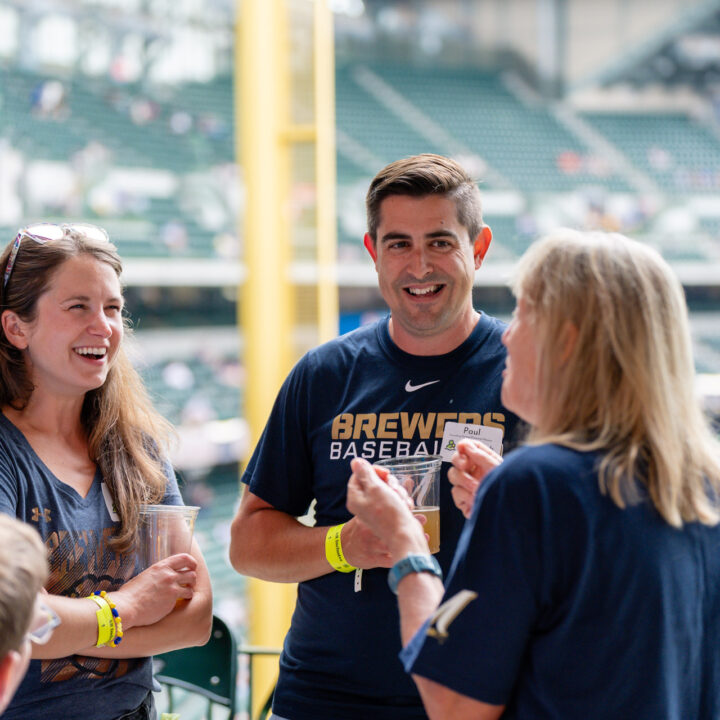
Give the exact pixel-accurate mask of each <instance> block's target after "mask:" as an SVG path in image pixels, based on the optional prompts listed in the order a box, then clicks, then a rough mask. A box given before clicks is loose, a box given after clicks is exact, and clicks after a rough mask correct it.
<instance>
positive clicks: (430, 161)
mask: <svg viewBox="0 0 720 720" xmlns="http://www.w3.org/2000/svg"><path fill="white" fill-rule="evenodd" d="M391 195H409V196H411V197H422V196H424V195H444V196H446V197H448V198H449V199H451V200H453V201H454V202H455V205H456V207H457V217H458V221H459V222H460V224H461V225H462V226H463V227H465V228H467V231H468V235H469V236H470V240H471V241H474V240H475V238H476V237H477V236H478V234H479V233H480V231H481V230H482V227H483V219H482V204H481V202H480V190H479V189H478V186H477V184H476V182H475V180H473V179H472V178H471V177H470V176H469V175H468V174H467V172H466V171H465V170H464V169H463V168H462V167H461V166H460V165H459V164H458V163H457V162H455V161H454V160H451V159H450V158H446V157H443V156H442V155H434V154H432V153H423V154H422V155H413V156H412V157H408V158H403V159H402V160H396V161H395V162H393V163H390V164H389V165H387V166H386V167H384V168H383V169H382V170H381V171H380V172H379V173H378V174H377V175H376V176H375V177H374V178H373V180H372V182H371V183H370V187H369V189H368V192H367V196H366V198H365V208H366V210H367V226H368V234H369V235H370V237H371V238H372V241H373V242H375V241H376V239H377V229H378V225H379V224H380V205H381V204H382V201H383V200H384V199H385V198H386V197H389V196H391Z"/></svg>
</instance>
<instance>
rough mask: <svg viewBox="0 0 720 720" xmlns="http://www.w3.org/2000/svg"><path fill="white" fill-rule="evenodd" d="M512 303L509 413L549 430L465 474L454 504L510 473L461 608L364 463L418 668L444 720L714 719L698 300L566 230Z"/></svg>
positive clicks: (351, 498)
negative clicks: (692, 313)
mask: <svg viewBox="0 0 720 720" xmlns="http://www.w3.org/2000/svg"><path fill="white" fill-rule="evenodd" d="M513 290H514V292H515V295H516V297H517V308H516V311H515V314H514V317H513V320H512V322H511V324H510V325H509V327H508V328H507V330H506V331H505V334H504V335H503V343H504V344H505V346H506V347H507V350H508V356H507V367H506V369H505V371H504V373H503V385H502V400H503V403H504V405H505V406H506V407H507V408H509V409H510V410H512V411H513V412H515V413H517V414H518V415H519V416H520V417H521V418H523V419H524V420H525V421H527V422H528V423H530V425H531V426H532V431H531V435H530V439H529V443H528V445H527V446H526V447H523V448H520V449H518V450H515V451H514V452H512V453H510V454H509V456H508V457H507V458H506V459H505V460H504V461H502V462H500V463H499V464H498V462H497V461H498V458H496V457H495V458H493V457H490V456H482V455H478V456H477V457H476V458H475V460H477V463H475V462H473V463H472V464H469V463H468V457H470V458H471V459H472V457H474V456H472V455H471V454H467V457H464V458H458V454H456V455H455V456H454V458H453V463H454V464H455V463H456V462H457V464H456V465H455V467H454V468H453V470H451V471H450V473H451V474H454V475H455V476H456V477H455V478H454V479H455V481H456V487H458V486H459V485H461V483H459V482H457V481H458V478H457V474H458V472H462V473H468V474H470V475H473V476H475V480H476V481H477V480H480V479H482V478H481V477H480V476H481V475H482V472H483V470H484V469H485V468H487V466H488V465H493V464H496V465H498V467H496V469H494V470H492V471H491V472H490V473H489V474H488V475H487V477H486V478H485V479H482V484H481V485H480V487H479V489H478V490H477V495H476V497H475V501H474V505H473V507H472V512H471V514H470V517H469V519H468V521H467V524H466V525H465V529H464V531H463V534H462V536H461V539H460V543H459V545H458V548H457V551H456V554H455V558H454V561H453V565H452V570H451V572H450V576H449V577H448V579H447V583H446V586H445V588H444V589H443V586H442V584H441V582H440V580H439V579H438V578H437V577H435V575H436V567H435V566H434V564H433V562H432V556H430V555H428V550H427V543H426V541H425V537H424V534H423V531H422V528H421V526H420V525H419V523H417V522H416V521H415V520H414V519H413V516H412V515H411V513H410V511H409V510H408V508H407V505H406V504H405V500H406V498H405V499H404V498H402V496H401V493H399V492H396V491H394V490H393V487H396V485H397V483H393V482H392V480H388V481H387V482H383V481H382V480H381V479H380V477H379V476H378V474H376V472H374V471H373V468H372V467H371V466H370V465H368V464H367V463H366V462H365V461H363V460H361V459H356V460H354V461H353V463H352V467H353V475H352V477H351V479H350V483H349V486H348V508H349V509H350V511H351V512H353V513H354V514H355V515H358V516H359V517H360V518H361V519H362V520H363V521H364V522H365V523H367V524H368V525H369V526H370V527H371V528H372V529H373V530H374V531H375V533H376V534H377V535H378V536H379V537H380V539H381V540H382V541H383V542H385V543H386V544H387V546H388V547H389V548H390V551H391V554H392V556H393V558H394V561H395V563H396V564H395V566H394V567H393V568H392V569H391V571H390V573H389V581H390V584H391V587H392V588H394V590H395V592H396V593H397V595H398V600H399V607H400V617H401V629H402V637H403V643H404V644H405V648H404V650H403V653H402V655H403V661H404V663H405V667H406V669H407V670H408V671H409V672H411V673H412V674H413V677H414V679H415V681H416V683H417V685H418V687H419V689H420V694H421V695H422V698H423V702H424V703H425V707H426V709H427V711H428V715H429V716H430V717H431V718H433V720H435V719H436V718H437V719H441V720H445V719H446V718H453V720H463V719H465V718H473V719H474V720H495V719H496V718H499V717H503V718H532V719H533V720H544V719H545V718H547V719H550V718H552V719H553V720H554V719H556V718H563V720H565V719H567V720H570V719H575V718H577V719H580V718H582V720H593V719H595V718H597V719H598V720H601V719H602V720H606V719H607V718H613V719H614V718H618V719H620V718H622V719H623V720H625V719H626V718H628V719H629V718H632V719H633V720H685V718H693V720H717V718H720V445H719V444H718V442H717V439H716V438H715V437H714V436H713V434H712V432H711V431H710V429H709V426H708V423H707V421H706V420H705V418H704V417H703V414H702V411H701V409H700V405H699V403H698V400H697V398H696V397H695V392H694V382H693V381H694V369H693V360H692V350H691V342H690V333H689V329H688V321H687V309H686V306H685V300H684V297H683V292H682V288H681V287H680V284H679V283H678V281H677V279H676V278H675V276H674V274H673V272H672V270H671V269H670V267H669V266H668V265H667V263H665V262H664V261H663V260H662V258H661V257H660V256H659V254H657V253H656V252H655V251H653V250H651V249H650V248H649V247H647V246H646V245H642V244H640V243H638V242H634V241H631V240H628V239H627V238H624V237H622V236H620V235H614V234H605V233H580V232H574V231H570V230H565V231H557V232H555V233H553V234H552V235H550V236H548V237H547V238H545V239H544V240H541V241H539V242H538V243H536V244H535V245H533V246H532V247H531V248H530V249H529V250H528V251H527V253H526V254H525V255H524V257H523V258H522V259H521V261H520V264H519V267H518V269H517V271H516V277H515V280H514V283H513ZM474 465H477V467H473V466H474ZM461 468H462V469H461ZM378 471H379V472H381V470H380V469H379V468H378ZM466 487H472V485H471V484H468V485H467V486H466ZM460 498H461V499H462V493H460ZM455 499H456V500H457V499H458V495H456V496H455Z"/></svg>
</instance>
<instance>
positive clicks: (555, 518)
mask: <svg viewBox="0 0 720 720" xmlns="http://www.w3.org/2000/svg"><path fill="white" fill-rule="evenodd" d="M599 459H600V456H599V455H598V454H596V453H583V452H578V451H575V450H571V449H568V448H564V447H560V446H557V445H541V446H535V447H526V448H522V449H520V450H516V451H515V452H513V453H511V454H510V456H509V457H508V458H507V459H506V460H505V462H504V463H503V464H502V466H501V467H500V468H497V469H496V470H494V471H493V472H492V473H491V474H489V475H488V477H487V479H486V480H485V482H484V483H483V485H482V486H481V488H480V490H479V491H478V497H477V498H476V503H475V507H474V509H473V514H472V516H471V518H470V519H469V520H468V523H467V525H466V527H465V530H464V531H463V534H462V537H461V539H460V544H459V546H458V550H457V555H456V558H455V561H454V562H453V569H452V571H451V575H450V577H449V578H448V581H447V583H446V590H445V596H444V598H443V603H441V605H440V608H439V609H438V611H437V612H436V613H435V614H434V615H433V618H431V621H430V622H429V623H426V625H425V626H424V627H423V628H422V629H421V630H420V631H419V632H418V633H417V634H416V635H415V637H414V638H413V639H412V641H411V642H410V643H409V644H408V646H407V648H406V649H405V650H404V651H403V653H402V659H403V660H404V663H405V666H406V668H407V670H408V671H409V672H413V673H416V674H418V675H421V676H423V677H427V678H429V679H431V680H434V681H436V682H438V683H441V684H442V685H446V686H448V687H450V688H452V689H453V690H456V691H457V692H460V693H462V694H464V695H469V696H470V697H473V698H475V699H476V700H480V701H483V702H488V703H492V704H497V705H506V706H507V709H506V711H505V714H504V715H503V717H504V718H522V719H524V718H533V720H543V719H545V718H547V719H548V720H549V719H550V718H552V719H553V720H556V719H557V718H562V719H563V720H594V719H595V718H597V719H598V720H607V719H608V718H613V719H615V718H617V719H618V720H625V719H627V720H687V719H688V718H693V720H717V718H719V717H720V526H716V527H707V526H703V525H701V524H699V523H690V524H687V525H686V526H685V527H684V528H683V529H682V530H677V529H675V528H673V527H671V526H670V525H668V524H667V523H666V522H664V520H663V519H662V517H661V516H660V515H659V513H658V512H657V511H656V510H655V508H654V506H653V505H652V504H651V503H650V502H649V501H648V500H647V499H644V500H643V501H641V502H640V503H639V504H636V505H631V506H629V507H627V508H626V509H621V508H619V507H618V506H617V505H615V503H613V501H612V500H611V499H610V498H609V497H608V496H606V495H603V494H602V493H601V492H600V490H599V486H598V475H597V470H596V467H597V463H598V462H599ZM641 490H642V488H641ZM445 603H447V604H445ZM428 628H429V629H428Z"/></svg>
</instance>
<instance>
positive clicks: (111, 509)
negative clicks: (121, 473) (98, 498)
mask: <svg viewBox="0 0 720 720" xmlns="http://www.w3.org/2000/svg"><path fill="white" fill-rule="evenodd" d="M100 487H101V489H102V494H103V497H104V498H105V507H106V508H107V511H108V513H110V519H111V520H113V521H114V522H120V516H119V515H118V513H117V508H116V507H115V501H114V500H113V499H112V495H110V490H109V489H108V486H107V485H106V484H105V483H101V485H100Z"/></svg>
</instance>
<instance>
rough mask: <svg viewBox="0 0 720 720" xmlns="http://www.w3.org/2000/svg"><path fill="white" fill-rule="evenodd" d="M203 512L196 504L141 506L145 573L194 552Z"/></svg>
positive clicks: (140, 534) (141, 554) (140, 549)
mask: <svg viewBox="0 0 720 720" xmlns="http://www.w3.org/2000/svg"><path fill="white" fill-rule="evenodd" d="M199 509H200V508H199V507H197V506H194V505H141V506H140V518H139V525H138V559H139V562H140V569H141V570H145V569H146V568H149V567H150V566H151V565H153V564H154V563H156V562H158V560H164V559H165V558H166V557H169V556H170V555H177V554H178V553H189V552H190V549H191V547H192V538H193V530H194V529H195V518H197V514H198V510H199Z"/></svg>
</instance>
